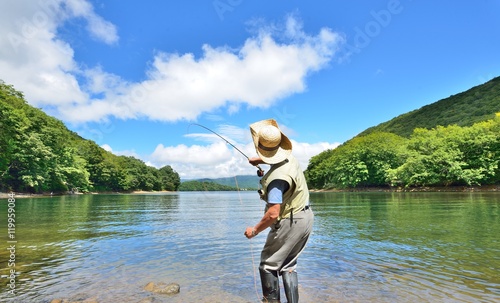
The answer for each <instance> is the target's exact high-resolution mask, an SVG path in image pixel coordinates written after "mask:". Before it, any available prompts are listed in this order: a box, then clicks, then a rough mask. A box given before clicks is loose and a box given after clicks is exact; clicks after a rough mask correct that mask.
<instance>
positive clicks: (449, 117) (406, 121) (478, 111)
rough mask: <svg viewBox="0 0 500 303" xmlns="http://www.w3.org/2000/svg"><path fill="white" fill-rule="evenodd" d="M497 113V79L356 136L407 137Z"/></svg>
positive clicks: (499, 102)
mask: <svg viewBox="0 0 500 303" xmlns="http://www.w3.org/2000/svg"><path fill="white" fill-rule="evenodd" d="M497 112H500V77H497V78H494V79H493V80H490V81H488V82H486V83H484V84H482V85H478V86H476V87H473V88H471V89H469V90H467V91H465V92H462V93H459V94H456V95H453V96H450V97H448V98H446V99H442V100H440V101H437V102H434V103H432V104H429V105H426V106H423V107H422V108H420V109H417V110H413V111H411V112H408V113H406V114H403V115H400V116H397V117H396V118H394V119H392V120H390V121H387V122H384V123H381V124H379V125H377V126H374V127H371V128H368V129H366V130H365V131H363V132H362V133H360V134H359V135H358V136H365V135H368V134H370V133H374V132H388V133H393V134H396V135H400V136H403V137H409V136H410V135H411V134H412V133H413V130H414V129H415V128H427V129H430V128H434V127H436V126H438V125H441V126H447V125H452V124H455V125H458V126H471V125H473V124H474V123H477V122H480V121H484V120H488V119H492V118H493V117H494V116H495V113H497Z"/></svg>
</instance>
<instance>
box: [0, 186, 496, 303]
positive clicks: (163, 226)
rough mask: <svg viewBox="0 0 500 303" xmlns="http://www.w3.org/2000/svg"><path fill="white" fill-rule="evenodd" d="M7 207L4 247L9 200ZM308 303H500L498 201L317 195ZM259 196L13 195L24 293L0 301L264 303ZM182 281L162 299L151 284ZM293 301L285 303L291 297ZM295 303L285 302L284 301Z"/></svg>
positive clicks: (475, 196) (2, 206) (4, 261)
mask: <svg viewBox="0 0 500 303" xmlns="http://www.w3.org/2000/svg"><path fill="white" fill-rule="evenodd" d="M4 200H5V201H0V216H1V220H0V222H1V224H2V226H1V229H0V232H1V238H0V239H1V240H0V241H2V242H3V243H2V244H1V245H0V247H1V248H3V247H8V242H7V240H8V239H7V226H6V225H7V223H6V221H7V199H4ZM311 200H312V202H311V203H312V207H313V210H314V212H315V215H316V217H315V223H314V231H313V234H312V236H311V239H310V241H309V243H308V246H307V248H306V250H305V252H304V254H303V255H302V256H301V257H300V258H299V267H298V271H299V284H300V287H299V289H300V296H301V302H500V194H497V193H313V194H312V195H311ZM263 206H264V205H263V203H262V202H261V201H259V199H258V197H257V194H256V193H255V192H216V193H214V192H199V193H175V194H158V195H153V194H150V195H83V196H82V195H79V196H65V197H52V198H35V199H16V220H17V222H16V230H15V231H16V240H17V243H16V244H15V245H16V252H15V264H16V271H17V275H16V285H15V286H16V294H15V295H14V296H13V295H11V294H10V293H9V292H8V287H7V284H8V280H9V279H8V270H9V268H8V259H9V252H8V250H7V249H1V250H0V257H1V258H0V261H1V263H0V268H2V270H1V274H2V279H1V281H2V283H1V285H0V286H1V289H0V290H1V292H0V302H37V303H38V302H42V303H43V302H50V301H51V300H52V299H55V298H61V299H64V298H67V299H71V300H77V299H84V298H95V299H96V300H97V301H98V302H100V303H102V302H140V301H141V300H143V299H145V298H148V297H154V302H235V303H238V302H259V299H260V296H261V295H260V280H259V276H258V272H257V267H258V262H259V254H260V249H261V248H262V245H263V242H264V239H265V235H264V234H261V235H259V236H257V237H256V238H254V239H252V240H248V239H246V238H245V237H244V236H243V232H244V230H245V227H246V226H251V225H254V224H255V223H256V222H258V220H259V219H260V217H261V215H262V209H263ZM151 281H153V282H166V283H169V282H176V283H178V284H180V286H181V291H180V293H179V294H177V295H173V296H168V295H153V294H151V293H148V292H146V291H144V290H143V287H144V286H145V285H146V284H147V283H148V282H151ZM283 298H284V295H283ZM283 301H286V300H283Z"/></svg>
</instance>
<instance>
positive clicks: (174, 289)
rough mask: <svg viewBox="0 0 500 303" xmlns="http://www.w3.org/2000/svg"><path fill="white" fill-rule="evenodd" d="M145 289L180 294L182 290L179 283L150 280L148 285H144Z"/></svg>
mask: <svg viewBox="0 0 500 303" xmlns="http://www.w3.org/2000/svg"><path fill="white" fill-rule="evenodd" d="M144 290H146V291H150V292H153V293H156V294H168V295H173V294H178V293H179V292H180V290H181V287H180V285H179V284H177V283H169V284H167V283H164V282H158V283H154V282H149V283H148V284H147V285H146V286H144Z"/></svg>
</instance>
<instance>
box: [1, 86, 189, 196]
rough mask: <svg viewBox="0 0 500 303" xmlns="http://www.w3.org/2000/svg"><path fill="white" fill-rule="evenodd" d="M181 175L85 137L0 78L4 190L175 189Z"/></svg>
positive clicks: (169, 168)
mask: <svg viewBox="0 0 500 303" xmlns="http://www.w3.org/2000/svg"><path fill="white" fill-rule="evenodd" d="M179 184H180V177H179V174H178V173H177V172H175V171H174V170H173V169H172V168H171V167H170V166H168V165H167V166H164V167H162V168H160V169H157V168H155V167H151V166H148V165H146V164H145V163H144V162H143V161H141V160H139V159H136V158H134V157H127V156H116V155H114V154H112V153H110V152H108V151H106V150H104V149H103V148H101V147H99V146H98V145H97V144H96V143H95V142H93V141H90V140H85V139H83V138H81V137H80V136H79V135H78V134H76V133H74V132H72V131H70V130H68V129H67V128H66V126H65V125H64V124H63V123H62V122H61V121H60V120H57V119H55V118H53V117H50V116H48V115H46V114H45V113H44V112H43V111H41V110H39V109H36V108H34V107H32V106H30V105H28V104H27V102H26V101H25V99H24V96H23V94H22V93H21V92H19V91H17V90H15V89H14V88H13V86H11V85H7V84H5V83H4V82H3V81H1V80H0V190H1V191H18V192H31V193H43V192H56V193H57V192H66V191H72V190H78V191H81V192H89V191H133V190H158V191H159V190H170V191H175V190H177V189H178V187H179Z"/></svg>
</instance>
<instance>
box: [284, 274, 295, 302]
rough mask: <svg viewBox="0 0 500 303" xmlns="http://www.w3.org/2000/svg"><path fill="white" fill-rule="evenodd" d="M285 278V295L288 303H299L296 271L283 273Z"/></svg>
mask: <svg viewBox="0 0 500 303" xmlns="http://www.w3.org/2000/svg"><path fill="white" fill-rule="evenodd" d="M281 276H282V277H283V286H284V287H285V295H286V300H287V301H288V303H299V280H298V277H297V272H296V271H291V272H290V271H284V272H282V273H281Z"/></svg>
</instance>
